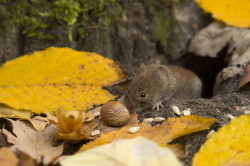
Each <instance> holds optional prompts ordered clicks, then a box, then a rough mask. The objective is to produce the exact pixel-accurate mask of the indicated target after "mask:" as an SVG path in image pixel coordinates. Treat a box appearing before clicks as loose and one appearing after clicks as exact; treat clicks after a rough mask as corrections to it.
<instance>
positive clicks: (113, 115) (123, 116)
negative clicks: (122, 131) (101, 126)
mask: <svg viewBox="0 0 250 166" xmlns="http://www.w3.org/2000/svg"><path fill="white" fill-rule="evenodd" d="M100 112H101V119H102V120H103V122H104V123H105V124H107V125H109V126H123V125H125V124H126V123H127V122H128V121H129V119H130V114H129V111H128V109H127V108H126V107H125V106H124V105H123V104H121V103H119V102H117V101H110V102H108V103H106V104H104V105H103V106H102V108H101V111H100Z"/></svg>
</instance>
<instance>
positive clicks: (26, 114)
mask: <svg viewBox="0 0 250 166" xmlns="http://www.w3.org/2000/svg"><path fill="white" fill-rule="evenodd" d="M32 115H33V113H32V112H30V111H26V110H16V109H14V108H11V107H9V106H6V105H4V104H0V117H3V118H7V117H9V118H27V119H28V118H30V117H31V116H32Z"/></svg>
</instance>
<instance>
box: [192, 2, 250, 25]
mask: <svg viewBox="0 0 250 166" xmlns="http://www.w3.org/2000/svg"><path fill="white" fill-rule="evenodd" d="M195 1H196V2H197V3H198V4H199V6H200V7H201V8H203V9H204V10H205V11H207V12H209V13H211V14H212V16H213V18H215V19H218V20H221V21H223V22H225V23H226V24H228V25H233V26H237V27H242V28H249V27H250V19H249V17H250V12H249V10H250V3H249V1H248V0H220V1H211V0H195Z"/></svg>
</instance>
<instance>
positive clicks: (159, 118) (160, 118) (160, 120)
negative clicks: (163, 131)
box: [154, 117, 166, 122]
mask: <svg viewBox="0 0 250 166" xmlns="http://www.w3.org/2000/svg"><path fill="white" fill-rule="evenodd" d="M164 120H166V119H165V118H163V117H156V118H154V122H162V121H164Z"/></svg>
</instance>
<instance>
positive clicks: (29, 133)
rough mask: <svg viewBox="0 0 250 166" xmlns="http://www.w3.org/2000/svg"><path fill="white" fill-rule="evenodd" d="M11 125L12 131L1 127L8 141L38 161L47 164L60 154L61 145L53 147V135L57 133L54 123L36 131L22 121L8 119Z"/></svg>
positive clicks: (61, 150)
mask: <svg viewBox="0 0 250 166" xmlns="http://www.w3.org/2000/svg"><path fill="white" fill-rule="evenodd" d="M8 120H9V121H10V122H11V123H12V126H13V133H14V134H15V136H14V135H13V134H12V133H10V132H9V131H7V130H5V129H3V133H4V134H5V135H6V136H7V140H8V142H9V143H13V144H14V146H15V147H17V148H18V149H19V150H20V151H23V152H25V153H27V154H28V155H30V156H31V157H32V158H34V159H36V161H37V162H38V163H43V164H49V163H50V162H52V161H53V160H54V159H55V158H56V157H58V156H59V155H61V154H62V152H63V145H60V146H57V147H53V144H52V143H53V137H54V136H55V135H56V133H57V130H58V129H57V128H56V127H55V126H54V125H52V124H51V125H49V126H47V127H46V129H45V131H43V132H38V131H35V130H34V129H32V128H31V127H30V126H29V125H27V123H25V122H24V121H19V120H17V121H14V120H11V119H8Z"/></svg>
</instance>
